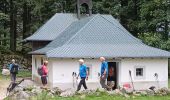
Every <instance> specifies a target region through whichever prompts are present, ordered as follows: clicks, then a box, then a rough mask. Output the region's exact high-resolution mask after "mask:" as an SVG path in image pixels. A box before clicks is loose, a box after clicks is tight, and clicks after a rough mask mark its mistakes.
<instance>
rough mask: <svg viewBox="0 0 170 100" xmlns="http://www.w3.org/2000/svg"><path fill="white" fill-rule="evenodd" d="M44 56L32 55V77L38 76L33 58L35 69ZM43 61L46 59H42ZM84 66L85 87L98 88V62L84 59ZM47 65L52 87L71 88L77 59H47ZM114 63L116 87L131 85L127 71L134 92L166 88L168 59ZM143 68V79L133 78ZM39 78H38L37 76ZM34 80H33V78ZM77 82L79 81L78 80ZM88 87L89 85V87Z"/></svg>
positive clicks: (76, 67)
mask: <svg viewBox="0 0 170 100" xmlns="http://www.w3.org/2000/svg"><path fill="white" fill-rule="evenodd" d="M42 57H44V56H40V55H34V56H33V59H32V63H33V65H32V69H33V70H32V74H33V76H38V74H37V69H36V66H35V58H36V61H37V67H38V66H40V65H41V58H42ZM44 59H46V58H45V57H44ZM84 60H85V64H87V65H88V64H91V65H92V67H91V69H90V70H91V75H92V76H91V77H89V80H88V81H87V85H89V84H93V85H91V87H92V88H93V87H94V88H98V87H100V86H99V78H98V72H100V64H101V63H100V61H99V60H98V59H84ZM48 61H49V65H48V69H49V77H48V80H49V82H50V84H51V86H52V87H61V88H70V87H73V86H72V83H73V77H72V73H73V72H76V73H77V74H78V71H79V64H78V59H59V58H58V59H56V58H50V59H48ZM107 61H109V62H115V60H111V59H110V60H107ZM116 62H119V64H118V68H117V69H118V70H117V73H118V74H117V76H118V78H117V81H118V85H119V86H122V85H123V84H125V83H131V79H130V76H129V70H131V72H132V79H133V81H134V86H135V89H136V90H141V89H148V88H149V87H150V86H156V87H168V59H161V58H160V59H151V58H147V59H140V58H136V59H121V60H118V61H116ZM136 66H143V67H144V69H145V72H144V76H145V77H144V78H142V79H138V78H136V77H135V67H136ZM155 73H158V80H159V83H158V82H157V81H156V78H155V77H154V74H155ZM38 77H39V76H38ZM33 79H34V78H33ZM78 81H79V80H78ZM89 86H90V85H89Z"/></svg>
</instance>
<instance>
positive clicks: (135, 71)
mask: <svg viewBox="0 0 170 100" xmlns="http://www.w3.org/2000/svg"><path fill="white" fill-rule="evenodd" d="M138 68H141V69H143V73H142V74H143V76H139V75H137V69H138ZM145 69H146V68H145V66H135V67H134V76H135V79H145V76H146V70H145Z"/></svg>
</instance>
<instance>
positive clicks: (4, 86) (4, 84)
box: [0, 79, 10, 100]
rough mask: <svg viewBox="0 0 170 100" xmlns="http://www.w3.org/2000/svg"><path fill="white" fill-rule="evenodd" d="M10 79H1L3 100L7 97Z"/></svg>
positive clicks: (0, 90) (0, 92)
mask: <svg viewBox="0 0 170 100" xmlns="http://www.w3.org/2000/svg"><path fill="white" fill-rule="evenodd" d="M9 84H10V81H9V80H8V79H7V80H6V79H0V100H3V99H4V98H5V97H6V90H7V87H8V85H9Z"/></svg>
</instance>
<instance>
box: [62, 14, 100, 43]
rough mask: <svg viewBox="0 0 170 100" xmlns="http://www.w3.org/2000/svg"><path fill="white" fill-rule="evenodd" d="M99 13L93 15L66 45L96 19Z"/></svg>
mask: <svg viewBox="0 0 170 100" xmlns="http://www.w3.org/2000/svg"><path fill="white" fill-rule="evenodd" d="M98 15H99V14H96V15H94V16H93V18H92V19H90V20H89V21H88V22H87V23H86V24H85V25H84V26H83V27H82V28H81V29H80V30H79V31H78V32H77V33H76V34H74V36H72V37H71V38H70V39H69V40H68V41H67V42H66V43H65V44H64V45H66V44H68V43H70V41H71V40H72V39H73V38H74V37H75V36H76V35H77V34H78V33H79V32H81V31H82V30H83V29H84V28H85V27H86V26H87V25H88V24H89V23H90V22H91V21H92V20H94V18H95V17H97V16H98Z"/></svg>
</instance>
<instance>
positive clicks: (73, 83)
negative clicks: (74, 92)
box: [72, 72, 75, 88]
mask: <svg viewBox="0 0 170 100" xmlns="http://www.w3.org/2000/svg"><path fill="white" fill-rule="evenodd" d="M72 77H73V88H75V86H74V72H73V73H72Z"/></svg>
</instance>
